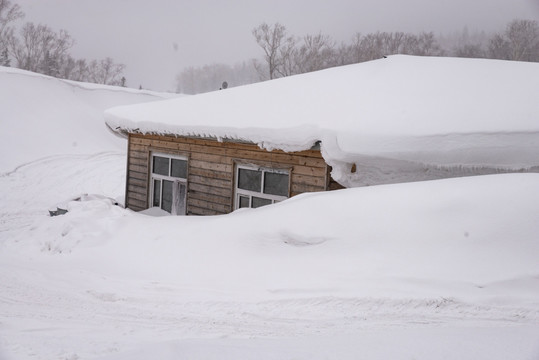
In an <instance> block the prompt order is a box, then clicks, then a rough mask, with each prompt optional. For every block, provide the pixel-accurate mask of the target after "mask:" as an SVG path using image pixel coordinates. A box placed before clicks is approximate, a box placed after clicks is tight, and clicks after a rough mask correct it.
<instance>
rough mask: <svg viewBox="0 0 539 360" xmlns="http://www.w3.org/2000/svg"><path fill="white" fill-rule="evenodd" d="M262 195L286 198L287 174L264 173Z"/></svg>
mask: <svg viewBox="0 0 539 360" xmlns="http://www.w3.org/2000/svg"><path fill="white" fill-rule="evenodd" d="M264 193H265V194H271V195H281V196H288V174H279V173H271V172H266V173H265V174H264Z"/></svg>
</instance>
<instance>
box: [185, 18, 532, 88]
mask: <svg viewBox="0 0 539 360" xmlns="http://www.w3.org/2000/svg"><path fill="white" fill-rule="evenodd" d="M252 34H253V37H254V39H255V41H256V43H257V44H258V45H259V46H260V48H261V49H262V59H256V60H252V61H251V62H250V63H243V65H242V66H237V65H236V66H234V67H230V66H227V65H223V64H214V65H206V66H203V67H198V68H194V67H191V68H188V69H185V70H184V71H182V72H181V73H180V74H179V75H178V76H177V88H178V91H181V92H185V93H191V94H195V93H200V92H207V91H213V90H217V89H218V88H219V84H220V83H221V81H223V80H227V81H228V82H229V84H231V85H232V86H237V85H243V84H246V83H251V82H257V81H263V80H270V79H275V78H279V77H284V76H290V75H295V74H302V73H307V72H311V71H316V70H322V69H326V68H330V67H334V66H340V65H348V64H354V63H360V62H364V61H369V60H374V59H380V58H382V57H383V56H386V55H393V54H408V55H421V56H455V57H468V58H490V59H502V60H517V61H532V62H539V25H538V23H537V21H533V20H520V19H516V20H513V21H511V22H510V23H509V24H508V25H507V27H506V29H505V30H504V31H503V32H500V33H495V34H492V35H487V34H485V33H484V32H480V33H474V34H470V33H469V31H468V30H467V29H464V31H462V32H461V33H456V34H452V35H449V36H441V35H440V36H438V37H437V36H435V35H434V33H433V32H421V33H419V34H410V33H404V32H376V33H368V34H361V33H356V34H355V35H354V36H353V37H352V40H351V42H350V43H341V44H337V43H336V42H335V40H333V39H332V38H331V37H330V36H328V35H324V34H321V33H319V34H316V35H305V36H303V37H297V36H294V35H291V34H289V33H288V31H287V29H286V27H285V26H284V25H282V24H279V23H275V24H273V25H268V24H266V23H263V24H261V25H259V26H257V27H256V28H254V29H253V30H252ZM255 74H257V75H258V76H256V75H255ZM229 79H230V80H229ZM236 79H241V80H239V81H236Z"/></svg>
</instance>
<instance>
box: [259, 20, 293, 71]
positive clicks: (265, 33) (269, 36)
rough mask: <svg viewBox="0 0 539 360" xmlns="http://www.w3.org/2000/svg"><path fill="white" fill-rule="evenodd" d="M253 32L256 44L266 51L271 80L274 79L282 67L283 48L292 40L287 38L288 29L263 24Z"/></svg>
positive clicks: (265, 58) (279, 25)
mask: <svg viewBox="0 0 539 360" xmlns="http://www.w3.org/2000/svg"><path fill="white" fill-rule="evenodd" d="M252 32H253V36H254V37H255V40H256V43H257V44H258V45H259V46H260V47H261V48H262V50H263V51H264V60H265V62H266V64H267V67H268V68H267V70H268V75H269V79H270V80H271V79H274V78H275V77H276V76H277V74H278V72H279V71H278V69H279V67H280V66H282V46H283V45H284V43H285V42H286V41H287V39H288V38H290V37H288V38H287V33H286V28H285V27H284V26H283V25H281V24H279V23H275V24H274V25H273V26H270V25H268V24H266V23H263V24H261V25H259V26H258V27H256V28H254V29H253V31H252ZM291 41H292V40H291Z"/></svg>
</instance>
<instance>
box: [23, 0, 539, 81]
mask: <svg viewBox="0 0 539 360" xmlns="http://www.w3.org/2000/svg"><path fill="white" fill-rule="evenodd" d="M17 3H18V4H19V5H20V6H21V8H22V10H23V11H24V12H25V13H26V17H25V18H24V19H22V20H21V21H19V22H20V23H23V22H26V21H33V22H36V23H44V24H47V25H49V26H51V27H52V28H54V29H65V30H67V31H68V32H69V33H70V34H71V35H72V37H73V38H74V39H75V40H76V44H75V46H74V48H73V54H74V55H75V56H77V57H83V58H88V59H94V58H103V57H106V56H110V57H112V58H114V59H115V60H116V61H118V62H120V63H124V64H126V65H127V68H126V70H125V75H126V78H127V84H128V86H130V87H139V86H142V87H144V88H148V89H153V90H160V91H166V90H168V91H174V90H175V77H176V75H177V74H178V73H180V72H181V71H182V70H183V69H185V68H186V67H189V66H202V65H204V64H215V63H224V64H230V65H233V64H234V63H237V62H242V61H245V60H249V59H251V58H259V57H260V56H261V55H262V53H261V49H260V48H259V47H258V46H257V44H256V42H255V40H254V38H253V35H252V33H251V31H252V29H253V28H255V27H256V26H258V25H259V24H261V23H262V22H267V23H275V22H279V23H281V24H283V25H285V26H286V27H287V29H288V30H289V32H290V33H292V34H295V35H298V36H303V35H305V34H317V33H323V34H327V35H329V36H331V37H332V38H333V39H334V40H335V41H337V42H347V41H350V39H351V38H352V37H353V36H354V34H355V33H357V32H360V33H368V32H375V31H388V32H391V31H404V32H412V33H413V32H421V31H433V32H434V33H435V34H447V33H452V32H456V31H461V30H462V29H463V28H464V27H467V28H468V29H469V30H470V31H485V32H495V31H502V30H503V29H504V27H505V25H506V24H507V23H508V22H509V21H511V20H512V19H515V18H526V19H531V20H538V19H539V1H537V0H511V1H508V0H473V1H466V0H454V1H451V2H447V1H439V0H437V1H432V0H409V1H399V0H363V1H354V0H334V1H332V2H328V1H306V0H295V1H285V0H276V1H272V2H268V1H247V0H230V1H226V2H217V1H210V0H201V1H196V2H191V1H183V0H182V1H177V0H155V1H152V2H148V1H142V0H130V1H126V0H77V1H72V0H48V1H34V0H18V1H17Z"/></svg>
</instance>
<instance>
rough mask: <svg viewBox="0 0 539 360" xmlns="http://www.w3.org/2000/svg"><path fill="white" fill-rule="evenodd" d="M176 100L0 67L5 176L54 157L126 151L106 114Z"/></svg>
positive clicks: (2, 169) (0, 144)
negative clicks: (120, 107) (106, 122)
mask: <svg viewBox="0 0 539 360" xmlns="http://www.w3.org/2000/svg"><path fill="white" fill-rule="evenodd" d="M175 96H176V95H174V94H166V93H155V92H149V91H139V90H133V89H127V88H122V87H115V86H105V85H96V84H88V83H79V82H74V81H66V80H60V79H56V78H53V77H48V76H44V75H41V74H36V73H32V72H28V71H24V70H19V69H14V68H6V67H0V128H1V131H0V151H1V152H2V154H5V155H4V156H2V157H1V159H0V173H4V172H7V171H11V170H13V169H14V168H15V167H16V166H20V165H23V164H25V163H28V162H31V161H35V160H37V159H41V158H44V157H47V156H52V155H60V154H95V153H98V152H105V151H118V150H121V151H125V149H124V147H125V141H123V140H121V139H120V138H118V137H115V136H110V132H109V131H108V130H107V128H106V126H104V124H103V111H104V110H105V109H107V108H110V107H112V106H118V105H127V104H135V103H143V102H147V101H155V100H162V99H166V98H172V97H175ZM8 154H9V155H8Z"/></svg>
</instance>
